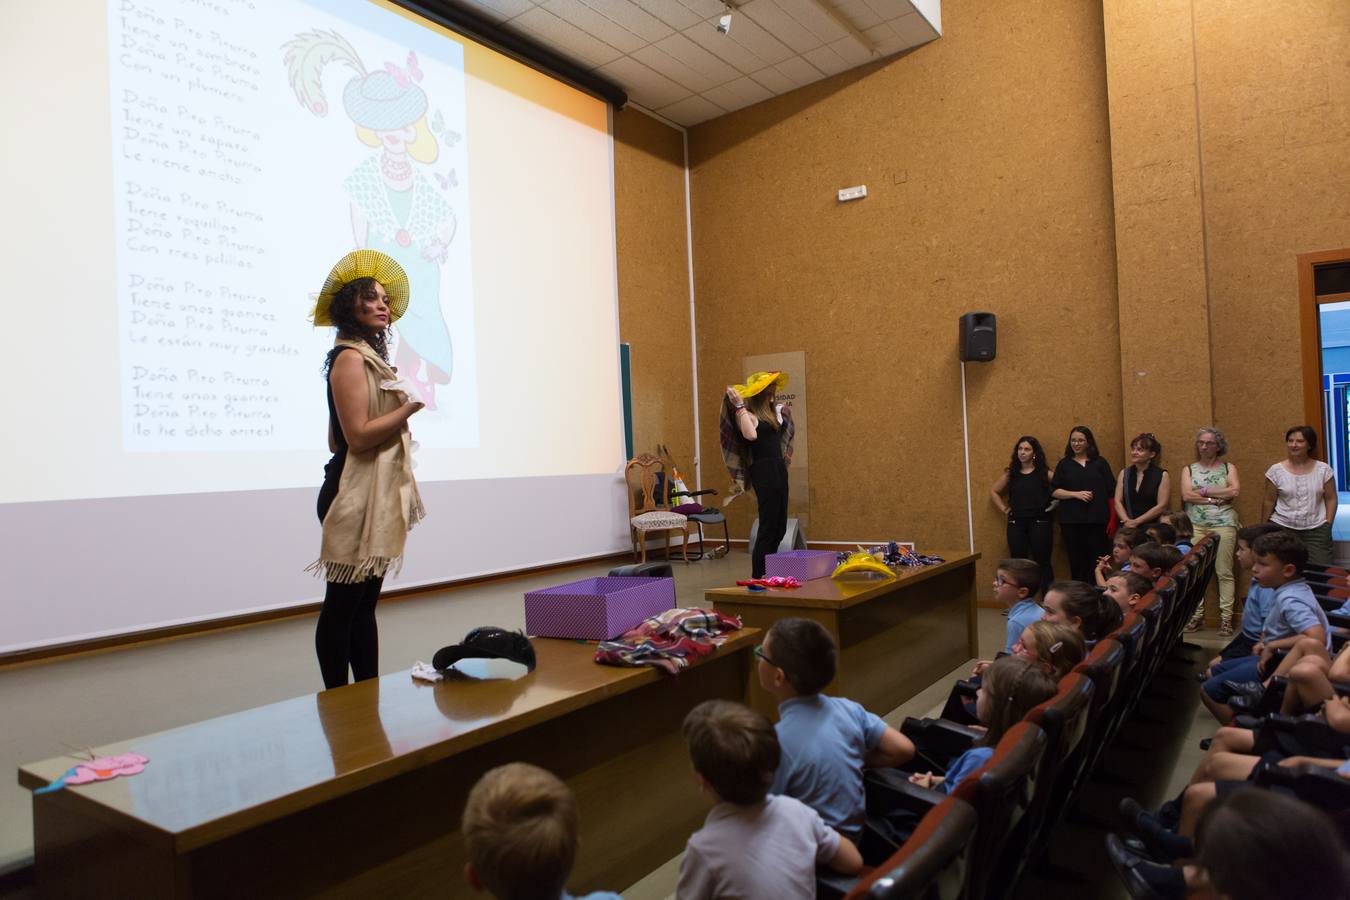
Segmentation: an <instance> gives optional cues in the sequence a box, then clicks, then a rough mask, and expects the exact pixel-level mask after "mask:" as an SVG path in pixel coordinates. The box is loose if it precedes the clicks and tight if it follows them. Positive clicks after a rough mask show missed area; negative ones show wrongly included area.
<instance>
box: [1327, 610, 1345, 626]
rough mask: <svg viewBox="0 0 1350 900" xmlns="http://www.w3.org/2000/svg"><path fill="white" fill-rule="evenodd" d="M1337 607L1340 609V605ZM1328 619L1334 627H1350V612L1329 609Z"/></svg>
mask: <svg viewBox="0 0 1350 900" xmlns="http://www.w3.org/2000/svg"><path fill="white" fill-rule="evenodd" d="M1342 605H1344V604H1342ZM1336 608H1337V609H1340V607H1339V606H1338V607H1336ZM1327 621H1328V622H1330V623H1331V625H1332V627H1334V628H1350V613H1342V612H1331V611H1328V612H1327Z"/></svg>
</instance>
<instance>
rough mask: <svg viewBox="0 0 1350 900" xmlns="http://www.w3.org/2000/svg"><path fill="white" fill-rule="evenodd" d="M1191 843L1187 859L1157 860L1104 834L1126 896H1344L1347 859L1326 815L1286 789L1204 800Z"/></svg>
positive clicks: (1331, 899) (1344, 899) (1349, 878)
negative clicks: (1181, 862)
mask: <svg viewBox="0 0 1350 900" xmlns="http://www.w3.org/2000/svg"><path fill="white" fill-rule="evenodd" d="M1195 848H1196V851H1197V852H1196V853H1195V856H1194V859H1193V860H1192V861H1191V862H1190V863H1189V864H1186V865H1163V864H1160V863H1156V862H1153V861H1151V860H1149V859H1148V858H1147V857H1145V856H1142V855H1140V854H1138V853H1135V852H1134V851H1132V850H1130V849H1129V848H1128V847H1127V846H1126V845H1125V843H1124V842H1123V841H1121V840H1120V838H1119V837H1118V836H1117V835H1111V836H1110V837H1108V838H1107V856H1108V857H1109V858H1110V860H1111V862H1112V864H1113V865H1115V867H1116V869H1117V870H1118V871H1119V872H1120V874H1121V877H1122V878H1123V879H1124V881H1125V883H1126V885H1127V886H1128V887H1129V889H1130V893H1131V895H1132V896H1136V897H1140V896H1150V897H1157V898H1163V900H1171V898H1176V900H1182V898H1185V897H1221V898H1225V900H1310V898H1313V897H1316V898H1318V900H1350V864H1348V863H1347V858H1346V854H1345V850H1344V847H1343V846H1342V845H1341V842H1340V838H1339V835H1338V833H1337V829H1336V827H1335V825H1334V823H1333V822H1332V820H1331V819H1330V818H1328V817H1327V816H1326V814H1325V813H1323V812H1322V811H1321V810H1319V809H1317V808H1315V807H1313V806H1310V805H1308V804H1306V803H1304V802H1303V801H1301V800H1298V799H1296V798H1294V797H1289V796H1285V795H1284V794H1282V793H1279V792H1276V791H1270V790H1261V789H1259V788H1254V787H1243V788H1241V789H1239V790H1236V791H1233V792H1232V793H1229V794H1227V795H1225V796H1224V797H1222V798H1220V799H1218V800H1215V801H1214V802H1211V803H1209V804H1208V806H1207V807H1206V809H1205V811H1204V814H1203V816H1202V817H1201V818H1200V821H1199V822H1198V824H1197V827H1196V836H1195Z"/></svg>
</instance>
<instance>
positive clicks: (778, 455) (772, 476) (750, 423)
mask: <svg viewBox="0 0 1350 900" xmlns="http://www.w3.org/2000/svg"><path fill="white" fill-rule="evenodd" d="M761 376H762V377H761ZM771 376H772V377H771ZM786 384H787V376H785V375H783V374H781V373H778V372H767V373H765V372H756V373H755V374H754V375H751V376H750V378H749V379H748V380H747V384H745V385H743V386H742V387H743V388H744V389H745V392H746V394H747V395H748V396H742V393H741V391H738V390H737V389H736V388H735V387H728V388H727V399H728V400H730V401H731V406H732V419H733V421H734V422H735V425H736V427H737V428H738V429H740V434H741V437H743V438H745V440H746V441H747V442H748V443H749V445H750V485H751V487H753V488H754V491H755V498H756V499H757V500H758V501H759V533H758V534H757V535H756V537H755V546H754V547H752V548H751V549H750V577H752V578H763V577H764V557H766V556H768V555H769V554H770V553H776V552H777V551H778V545H779V543H781V542H782V540H783V535H785V534H787V508H788V471H787V461H786V460H784V459H783V440H782V435H781V434H780V429H781V426H782V424H783V420H782V419H781V418H780V414H781V415H786V414H787V413H786V410H783V411H782V412H781V413H780V409H779V407H778V405H777V404H775V403H774V398H775V397H776V396H777V393H778V388H779V387H782V386H784V385H786ZM760 385H766V386H764V387H762V388H761V387H760ZM750 391H755V393H753V394H751V393H750Z"/></svg>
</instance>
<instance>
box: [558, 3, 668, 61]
mask: <svg viewBox="0 0 1350 900" xmlns="http://www.w3.org/2000/svg"><path fill="white" fill-rule="evenodd" d="M541 5H542V6H543V8H544V9H546V10H548V11H549V12H551V13H553V14H554V15H555V16H557V17H558V18H560V19H562V20H564V21H566V22H570V23H571V24H573V25H575V26H577V27H578V28H580V29H581V30H582V31H584V32H586V33H587V34H589V35H590V36H591V37H593V38H598V39H599V40H602V41H604V42H605V43H606V44H609V45H610V46H611V47H613V48H615V49H616V50H618V51H620V52H621V53H632V52H633V51H634V50H639V49H641V48H643V47H645V46H647V42H646V41H645V40H643V39H642V38H640V37H638V36H637V35H636V34H633V32H631V31H629V30H628V29H627V28H624V27H623V26H622V25H620V24H618V23H617V22H615V21H614V20H613V19H609V18H606V17H605V16H603V15H601V14H600V13H599V12H597V11H596V10H594V9H592V8H591V7H590V6H587V5H586V4H585V3H582V2H581V0H545V2H544V3H542V4H541ZM639 12H640V10H639Z"/></svg>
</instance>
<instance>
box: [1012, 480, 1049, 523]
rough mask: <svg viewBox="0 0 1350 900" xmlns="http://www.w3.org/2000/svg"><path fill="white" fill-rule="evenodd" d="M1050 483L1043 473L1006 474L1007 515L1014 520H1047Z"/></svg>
mask: <svg viewBox="0 0 1350 900" xmlns="http://www.w3.org/2000/svg"><path fill="white" fill-rule="evenodd" d="M1049 505H1050V482H1049V481H1047V480H1046V477H1045V473H1044V472H1032V473H1031V474H1029V475H1024V474H1022V473H1021V472H1020V471H1019V472H1012V471H1010V472H1009V473H1008V514H1009V515H1010V516H1012V517H1013V518H1014V519H1049V518H1050V514H1049V513H1048V512H1046V511H1045V508H1046V507H1047V506H1049Z"/></svg>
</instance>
